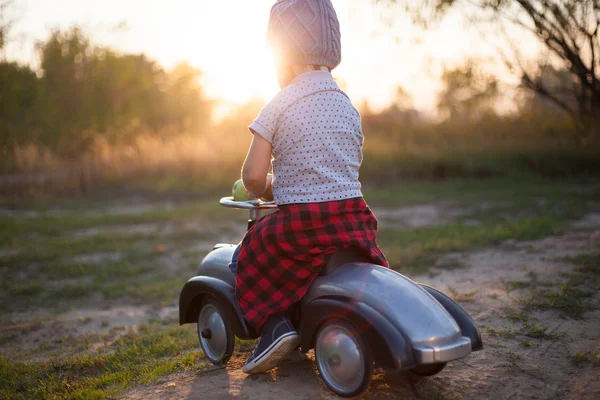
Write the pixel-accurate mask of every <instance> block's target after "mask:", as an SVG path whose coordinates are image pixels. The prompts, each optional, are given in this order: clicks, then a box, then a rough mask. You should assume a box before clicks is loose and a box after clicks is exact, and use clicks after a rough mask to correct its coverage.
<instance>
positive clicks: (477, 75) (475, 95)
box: [438, 60, 499, 122]
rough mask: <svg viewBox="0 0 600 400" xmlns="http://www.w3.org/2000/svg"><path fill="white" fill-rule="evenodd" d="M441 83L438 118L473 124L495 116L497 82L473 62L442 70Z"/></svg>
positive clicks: (497, 91)
mask: <svg viewBox="0 0 600 400" xmlns="http://www.w3.org/2000/svg"><path fill="white" fill-rule="evenodd" d="M442 84H443V85H444V88H443V90H442V92H441V93H440V95H439V97H438V111H439V112H440V115H441V116H442V117H445V118H446V119H449V120H464V121H469V122H476V121H478V120H481V119H482V118H483V117H484V116H486V115H491V114H495V110H494V105H495V103H496V100H497V98H498V94H499V90H498V81H497V80H496V78H494V77H493V76H490V75H489V74H486V73H485V72H483V71H482V70H481V69H480V68H478V67H477V64H476V63H475V62H474V61H473V60H468V61H467V62H466V63H465V64H464V65H462V66H459V67H456V68H453V69H446V70H444V72H443V73H442Z"/></svg>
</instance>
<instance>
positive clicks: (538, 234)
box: [378, 218, 564, 273]
mask: <svg viewBox="0 0 600 400" xmlns="http://www.w3.org/2000/svg"><path fill="white" fill-rule="evenodd" d="M563 225H564V221H562V220H559V219H553V218H525V219H520V220H516V221H506V222H503V223H498V224H485V225H479V226H472V225H464V224H461V223H453V224H447V225H442V226H432V227H427V228H422V229H417V230H406V229H391V228H385V229H381V230H380V231H379V238H378V241H379V244H380V245H381V247H382V249H383V251H384V253H385V255H386V256H387V258H388V260H389V261H390V264H391V265H392V267H393V268H395V269H396V270H402V271H406V272H413V273H423V272H426V271H427V269H429V268H430V267H432V266H433V265H434V262H435V260H436V257H437V256H438V255H440V254H443V253H448V252H452V251H461V250H466V249H469V248H472V247H478V246H484V245H490V244H499V243H501V242H502V241H504V240H508V239H514V240H533V239H539V238H543V237H546V236H549V235H552V234H556V233H558V232H560V230H561V228H562V227H563Z"/></svg>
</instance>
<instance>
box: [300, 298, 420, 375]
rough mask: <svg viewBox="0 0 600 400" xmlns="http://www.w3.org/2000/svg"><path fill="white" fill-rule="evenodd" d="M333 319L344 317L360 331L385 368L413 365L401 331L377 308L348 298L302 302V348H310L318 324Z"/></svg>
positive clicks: (303, 349) (378, 361)
mask: <svg viewBox="0 0 600 400" xmlns="http://www.w3.org/2000/svg"><path fill="white" fill-rule="evenodd" d="M335 320H346V321H348V322H349V323H351V324H352V325H353V326H354V327H355V328H356V329H357V330H358V331H359V332H364V334H365V339H366V341H367V343H368V344H369V348H370V350H371V352H372V354H373V359H374V360H375V363H376V364H377V365H378V366H380V367H382V368H384V369H387V370H399V369H409V368H413V367H414V366H415V363H414V359H413V355H412V352H411V351H410V347H409V345H408V344H407V342H406V340H405V339H404V337H403V336H402V334H401V333H400V332H398V330H397V329H396V328H395V327H394V326H393V325H392V324H391V323H390V322H389V321H388V320H387V319H386V318H385V317H383V316H382V315H381V314H380V313H379V312H377V311H376V310H374V309H373V308H371V307H369V306H368V305H366V304H365V303H362V302H356V300H353V299H348V298H317V299H315V300H312V301H311V302H310V303H308V304H303V305H302V319H301V322H300V334H301V335H300V336H301V343H300V345H301V347H302V351H303V352H307V351H309V350H310V349H312V348H313V347H314V344H315V339H316V335H317V332H318V331H319V329H320V327H321V326H322V325H323V324H324V323H326V322H330V321H335Z"/></svg>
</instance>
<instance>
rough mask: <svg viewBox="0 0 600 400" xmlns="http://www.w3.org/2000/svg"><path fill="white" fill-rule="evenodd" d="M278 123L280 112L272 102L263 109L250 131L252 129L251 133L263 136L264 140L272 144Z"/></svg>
mask: <svg viewBox="0 0 600 400" xmlns="http://www.w3.org/2000/svg"><path fill="white" fill-rule="evenodd" d="M278 122H279V112H278V111H277V108H276V107H275V105H274V104H273V102H270V103H268V104H267V105H266V106H265V107H264V108H263V109H262V111H261V112H260V114H258V117H256V119H255V120H254V122H253V123H252V125H250V126H249V127H248V129H250V132H252V133H254V134H258V135H260V136H262V137H263V139H265V140H266V141H267V142H269V143H271V144H272V143H273V136H274V135H275V131H276V130H277V123H278Z"/></svg>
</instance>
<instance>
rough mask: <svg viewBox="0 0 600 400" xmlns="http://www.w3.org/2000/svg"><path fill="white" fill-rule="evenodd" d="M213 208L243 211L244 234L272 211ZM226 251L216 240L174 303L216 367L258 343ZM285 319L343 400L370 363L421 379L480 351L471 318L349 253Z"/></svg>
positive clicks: (247, 206) (359, 386)
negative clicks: (244, 345) (238, 346)
mask: <svg viewBox="0 0 600 400" xmlns="http://www.w3.org/2000/svg"><path fill="white" fill-rule="evenodd" d="M221 204H222V205H223V206H226V207H231V208H237V209H244V210H249V212H250V219H249V222H248V227H249V228H250V227H251V226H252V225H253V224H254V223H255V222H256V221H257V220H258V219H259V218H260V215H261V212H262V211H264V210H273V209H276V208H277V206H276V205H275V204H274V203H265V202H262V201H260V200H252V201H245V202H235V201H233V199H232V198H223V199H221ZM235 247H236V246H235V245H233V244H217V245H216V246H215V247H214V250H213V251H211V252H210V253H209V254H208V255H207V256H206V257H205V258H204V260H203V261H202V263H201V264H200V267H199V268H198V272H197V276H195V277H193V278H192V279H190V280H189V281H188V282H187V283H186V284H185V286H184V287H183V289H182V291H181V295H180V298H179V322H180V324H187V323H197V324H198V337H199V339H200V345H201V347H202V350H203V351H204V354H205V355H206V357H207V358H208V359H209V360H210V361H211V362H212V363H214V364H216V365H224V364H226V363H227V361H228V360H229V358H230V357H231V355H232V354H233V347H234V344H235V339H234V336H237V337H238V338H240V339H256V338H258V337H259V335H258V333H257V332H256V331H255V330H254V329H253V328H252V327H251V326H249V325H248V324H246V322H245V321H244V318H243V316H242V314H241V312H240V310H239V308H238V306H237V302H236V296H235V277H234V275H233V273H232V272H231V271H230V269H229V267H228V265H229V263H230V262H231V258H232V255H233V252H234V250H235ZM294 315H295V317H294V318H293V323H294V324H295V326H296V328H297V329H298V332H299V333H300V337H301V343H300V350H301V351H302V352H305V353H306V352H308V351H309V350H311V349H313V348H314V350H315V360H316V363H317V367H318V370H319V373H320V375H321V378H322V379H323V381H324V382H325V384H326V385H327V386H328V387H329V388H330V389H331V390H332V391H333V392H335V393H336V394H338V395H341V396H344V397H351V396H356V395H358V394H360V393H362V392H363V391H364V390H366V388H367V386H368V385H369V382H370V381H371V376H372V374H373V368H374V365H376V366H377V367H380V368H383V369H386V370H391V371H401V370H409V371H411V372H413V373H415V374H418V375H422V376H431V375H435V374H437V373H439V372H440V371H442V369H443V368H444V367H445V365H446V363H447V362H449V361H452V360H456V359H459V358H463V357H466V356H468V355H469V354H470V353H471V352H472V351H478V350H481V349H482V348H483V343H482V341H481V335H480V333H479V330H478V329H477V326H476V325H475V323H474V322H473V320H472V319H471V317H470V316H469V315H468V314H467V313H466V312H465V311H464V310H463V309H462V308H461V307H460V306H459V305H458V304H456V303H455V302H454V301H453V300H451V299H450V298H449V297H448V296H446V295H444V294H443V293H442V292H440V291H438V290H436V289H434V288H432V287H429V286H426V285H421V284H418V283H415V282H413V281H412V280H410V279H408V278H407V277H405V276H403V275H402V274H399V273H398V272H395V271H393V270H391V269H387V268H383V267H381V266H378V265H373V264H369V263H365V262H363V257H362V256H361V255H360V254H358V253H357V252H354V251H352V250H346V251H340V252H338V253H336V254H334V255H333V257H332V258H331V260H330V261H329V263H328V265H327V267H326V268H325V269H324V270H323V272H322V274H321V275H320V276H319V277H318V278H317V279H315V281H314V282H313V284H312V286H311V288H310V289H309V291H308V293H307V294H306V295H305V297H304V298H303V299H302V301H301V302H300V304H298V305H297V306H296V309H295V314H294Z"/></svg>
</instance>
